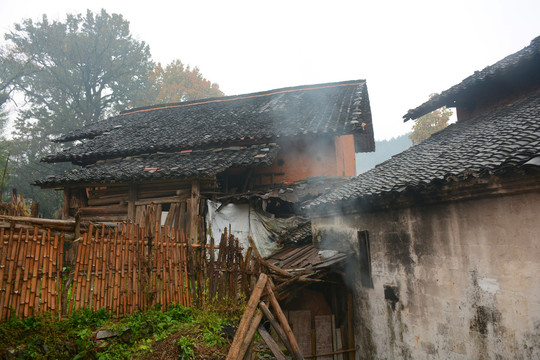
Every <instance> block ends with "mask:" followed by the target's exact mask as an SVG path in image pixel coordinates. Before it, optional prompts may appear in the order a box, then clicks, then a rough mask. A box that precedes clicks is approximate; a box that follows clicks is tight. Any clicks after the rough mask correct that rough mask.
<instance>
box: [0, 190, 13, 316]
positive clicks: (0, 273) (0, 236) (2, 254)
mask: <svg viewBox="0 0 540 360" xmlns="http://www.w3.org/2000/svg"><path fill="white" fill-rule="evenodd" d="M2 186H3V184H2ZM1 195H2V194H1V193H0V196H1ZM12 241H13V236H11V237H10V239H9V240H8V243H7V246H6V244H5V242H4V229H0V242H1V243H0V245H1V246H0V291H2V289H4V288H5V287H6V284H4V271H5V269H6V268H7V267H9V265H8V264H9V256H8V252H9V250H10V249H11V244H12ZM6 294H7V292H6V293H5V294H3V295H4V296H0V311H1V310H2V309H3V308H4V303H7V300H4V299H5V298H6V296H5V295H6ZM3 318H4V317H3V316H2V313H0V320H2V319H3Z"/></svg>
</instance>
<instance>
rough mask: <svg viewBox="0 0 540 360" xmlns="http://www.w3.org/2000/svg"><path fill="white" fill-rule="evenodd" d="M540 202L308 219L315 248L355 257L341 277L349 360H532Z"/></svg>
mask: <svg viewBox="0 0 540 360" xmlns="http://www.w3.org/2000/svg"><path fill="white" fill-rule="evenodd" d="M539 214H540V194H539V193H529V194H521V195H512V196H505V197H498V198H488V199H480V200H469V201H461V202H454V203H448V204H441V205H431V206H425V207H413V208H405V209H397V210H389V211H379V212H374V213H365V214H356V215H348V216H342V217H328V218H318V219H313V227H314V231H315V233H314V234H315V241H316V242H320V245H321V247H326V248H328V247H329V248H334V247H338V248H341V249H349V250H352V251H355V252H356V253H358V251H359V246H358V239H357V231H361V230H368V231H369V234H370V252H371V271H372V280H373V288H365V287H363V286H362V284H361V282H360V280H359V279H360V276H359V274H358V270H352V271H349V272H348V277H349V279H348V280H349V281H350V283H351V286H352V287H353V288H354V294H355V325H356V329H355V332H356V335H355V336H356V343H357V345H359V346H360V348H361V350H360V351H359V353H358V354H357V356H356V358H357V359H402V358H405V359H407V358H410V359H533V358H535V359H539V358H540V241H539V240H540V221H539Z"/></svg>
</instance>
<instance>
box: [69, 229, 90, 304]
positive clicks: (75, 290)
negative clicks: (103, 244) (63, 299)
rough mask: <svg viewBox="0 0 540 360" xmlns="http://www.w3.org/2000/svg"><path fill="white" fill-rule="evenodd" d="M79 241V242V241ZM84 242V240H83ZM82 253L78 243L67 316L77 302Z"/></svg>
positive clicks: (80, 245)
mask: <svg viewBox="0 0 540 360" xmlns="http://www.w3.org/2000/svg"><path fill="white" fill-rule="evenodd" d="M85 236H86V234H84V235H83V239H84V237H85ZM79 241H80V240H79ZM83 242H84V240H83ZM82 251H83V245H82V244H81V243H80V242H79V245H78V246H77V257H76V259H75V272H74V274H73V282H72V283H71V298H70V299H69V300H68V302H69V310H68V314H69V315H71V314H72V312H73V308H74V307H75V301H77V296H76V294H77V293H78V292H79V291H80V289H79V287H80V286H79V284H78V279H79V271H80V264H81V254H82ZM65 306H68V304H65Z"/></svg>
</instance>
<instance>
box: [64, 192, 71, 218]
mask: <svg viewBox="0 0 540 360" xmlns="http://www.w3.org/2000/svg"><path fill="white" fill-rule="evenodd" d="M70 197H71V188H64V201H63V203H62V219H63V220H66V219H68V218H69V200H70V199H69V198H70Z"/></svg>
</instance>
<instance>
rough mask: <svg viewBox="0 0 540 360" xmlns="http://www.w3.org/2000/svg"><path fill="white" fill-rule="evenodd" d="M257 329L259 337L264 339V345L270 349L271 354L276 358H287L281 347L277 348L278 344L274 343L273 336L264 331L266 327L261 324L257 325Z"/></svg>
mask: <svg viewBox="0 0 540 360" xmlns="http://www.w3.org/2000/svg"><path fill="white" fill-rule="evenodd" d="M257 330H258V331H259V335H261V338H262V339H263V340H264V342H265V343H266V345H268V348H269V349H270V351H271V352H272V354H274V356H275V357H276V359H277V360H287V358H286V357H285V355H284V354H283V352H281V349H280V348H279V346H278V344H277V343H276V341H275V340H274V338H273V337H272V336H271V335H270V334H269V333H268V331H266V329H265V328H264V327H263V326H262V325H259V329H257Z"/></svg>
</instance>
